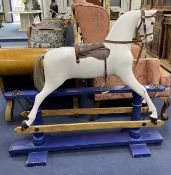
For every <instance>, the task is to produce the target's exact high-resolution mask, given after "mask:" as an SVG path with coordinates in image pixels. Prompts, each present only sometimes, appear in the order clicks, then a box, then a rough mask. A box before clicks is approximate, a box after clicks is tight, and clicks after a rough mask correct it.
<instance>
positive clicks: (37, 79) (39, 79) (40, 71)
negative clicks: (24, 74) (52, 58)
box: [33, 55, 45, 91]
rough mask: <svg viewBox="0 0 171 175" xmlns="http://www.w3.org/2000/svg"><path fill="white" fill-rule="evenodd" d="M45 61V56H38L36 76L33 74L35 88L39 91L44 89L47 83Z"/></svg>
mask: <svg viewBox="0 0 171 175" xmlns="http://www.w3.org/2000/svg"><path fill="white" fill-rule="evenodd" d="M43 59H44V55H40V56H38V57H37V59H36V63H35V66H34V74H33V80H34V86H35V87H36V88H37V89H38V90H39V91H41V90H42V89H43V86H44V83H45V76H44V68H43Z"/></svg>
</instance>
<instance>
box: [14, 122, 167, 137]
mask: <svg viewBox="0 0 171 175" xmlns="http://www.w3.org/2000/svg"><path fill="white" fill-rule="evenodd" d="M163 124H164V122H163V121H161V120H158V122H157V125H155V124H153V123H152V122H151V121H148V120H144V121H112V122H88V123H74V124H54V125H40V126H30V127H29V128H28V129H26V130H25V131H22V130H21V127H17V128H15V129H14V131H15V132H16V133H18V134H26V133H27V134H28V133H49V132H66V131H82V130H98V129H113V128H142V127H160V126H162V125H163Z"/></svg>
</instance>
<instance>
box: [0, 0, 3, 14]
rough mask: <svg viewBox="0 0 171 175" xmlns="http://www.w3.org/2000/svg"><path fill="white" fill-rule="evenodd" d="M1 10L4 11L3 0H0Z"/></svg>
mask: <svg viewBox="0 0 171 175" xmlns="http://www.w3.org/2000/svg"><path fill="white" fill-rule="evenodd" d="M0 11H3V6H2V0H0Z"/></svg>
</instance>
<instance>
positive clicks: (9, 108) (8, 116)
mask: <svg viewBox="0 0 171 175" xmlns="http://www.w3.org/2000/svg"><path fill="white" fill-rule="evenodd" d="M13 108H14V100H7V103H6V109H5V121H6V122H10V121H12V119H13Z"/></svg>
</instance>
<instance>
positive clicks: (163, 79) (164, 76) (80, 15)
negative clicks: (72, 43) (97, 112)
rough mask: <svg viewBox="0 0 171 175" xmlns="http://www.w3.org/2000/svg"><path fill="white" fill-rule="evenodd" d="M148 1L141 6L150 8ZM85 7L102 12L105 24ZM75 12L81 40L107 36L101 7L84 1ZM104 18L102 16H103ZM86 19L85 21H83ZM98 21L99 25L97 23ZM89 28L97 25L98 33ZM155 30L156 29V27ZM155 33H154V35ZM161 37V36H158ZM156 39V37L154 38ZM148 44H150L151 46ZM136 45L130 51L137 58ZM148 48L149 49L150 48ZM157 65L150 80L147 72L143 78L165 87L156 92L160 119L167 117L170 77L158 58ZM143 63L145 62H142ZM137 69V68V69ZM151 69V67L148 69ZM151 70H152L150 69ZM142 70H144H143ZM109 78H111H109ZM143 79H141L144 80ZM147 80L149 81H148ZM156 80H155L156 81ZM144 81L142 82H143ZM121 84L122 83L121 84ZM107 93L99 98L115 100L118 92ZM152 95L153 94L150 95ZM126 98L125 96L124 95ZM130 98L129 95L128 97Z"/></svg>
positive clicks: (158, 22) (76, 7) (151, 61)
mask: <svg viewBox="0 0 171 175" xmlns="http://www.w3.org/2000/svg"><path fill="white" fill-rule="evenodd" d="M150 2H152V1H148V2H147V1H146V2H144V3H145V5H146V6H143V8H152V6H151V4H150ZM86 7H88V8H89V10H90V9H91V8H92V9H93V8H95V9H96V11H97V12H98V13H104V14H103V16H105V25H104V23H103V25H100V23H102V22H103V21H102V20H101V16H100V15H99V18H97V20H96V21H95V22H94V21H93V17H94V16H93V15H90V14H88V12H87V9H86ZM75 12H76V19H78V21H80V24H79V25H80V29H81V32H82V37H83V41H84V42H85V43H86V42H87V43H88V42H99V41H104V39H105V37H106V36H107V33H108V26H109V25H108V22H109V21H107V20H109V18H108V14H107V13H105V12H104V10H102V8H101V7H97V6H95V5H93V4H92V5H90V4H86V3H85V2H84V4H82V5H80V4H76V5H75ZM159 13H160V11H159ZM87 17H88V19H89V21H86V19H87ZM103 19H104V18H103ZM85 21H86V22H85ZM160 22H161V19H160V20H157V23H156V25H157V26H158V28H159V27H161V23H160ZM98 23H99V25H97V24H98ZM89 26H90V27H91V28H96V26H99V27H98V31H99V32H98V34H97V33H95V32H94V33H93V30H91V31H90V30H89V29H90V27H89ZM156 30H157V29H156ZM155 33H156V34H157V32H155ZM156 34H155V35H156ZM157 35H159V34H157ZM155 37H157V36H155ZM160 37H161V36H160ZM155 39H156V38H155ZM160 40H161V38H160ZM154 43H155V41H154ZM151 45H152V47H151V48H152V50H155V44H153V43H152V44H151ZM151 45H150V46H151ZM137 47H138V46H136V47H134V49H132V53H133V55H134V58H137V57H138V54H139V51H140V50H139V49H140V48H139V47H138V50H137V49H136V48H137ZM151 48H150V49H151ZM156 50H158V49H156ZM153 61H155V60H152V59H151V60H150V61H149V62H150V63H149V65H150V64H151V67H153V66H154V67H155V68H157V67H156V66H155V64H154V63H153ZM157 62H158V63H157V65H158V69H157V71H156V70H155V71H154V75H155V76H151V78H152V79H151V80H150V79H149V77H150V74H149V77H148V78H144V80H145V83H147V84H149V83H150V84H162V85H164V86H165V87H166V90H165V92H164V93H162V94H158V96H159V97H160V98H161V99H162V100H163V101H164V105H163V107H162V109H161V117H162V119H167V118H168V115H167V114H165V111H166V109H167V108H168V106H169V105H170V99H169V91H170V77H169V75H168V73H167V72H166V71H164V70H163V69H162V68H160V61H159V60H157ZM144 63H145V62H144ZM144 65H145V64H142V66H141V67H140V68H144ZM137 70H139V69H137ZM150 70H151V69H150ZM151 71H152V70H151ZM140 72H141V71H137V74H138V73H139V74H141V73H142V74H143V71H142V72H141V73H140ZM144 72H146V70H145V71H144ZM142 74H141V75H139V76H140V77H142ZM151 75H153V74H151ZM156 75H158V78H157V79H156V78H155V77H156ZM101 79H102V81H101V83H99V86H101V85H102V84H104V83H105V82H104V79H103V78H101ZM108 79H110V76H108ZM110 80H111V79H110ZM144 80H143V81H144ZM148 80H149V81H148ZM152 80H155V81H152ZM156 80H157V81H156ZM94 81H95V82H96V79H95V80H94ZM109 82H111V81H109ZM117 82H118V81H114V82H113V84H112V83H111V84H110V86H116V83H117ZM145 83H144V84H145ZM118 85H121V84H118ZM122 85H123V84H122ZM107 96H108V95H107V94H103V95H102V97H103V98H101V100H112V99H113V100H116V99H119V98H118V94H113V95H112V98H110V99H109V98H105V97H107ZM152 96H153V95H152ZM125 98H126V97H125ZM129 98H130V97H129ZM95 100H96V101H97V99H95ZM98 101H100V100H98ZM98 101H97V104H96V106H99V102H98ZM95 117H96V116H92V117H91V120H94V119H95Z"/></svg>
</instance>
